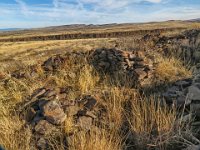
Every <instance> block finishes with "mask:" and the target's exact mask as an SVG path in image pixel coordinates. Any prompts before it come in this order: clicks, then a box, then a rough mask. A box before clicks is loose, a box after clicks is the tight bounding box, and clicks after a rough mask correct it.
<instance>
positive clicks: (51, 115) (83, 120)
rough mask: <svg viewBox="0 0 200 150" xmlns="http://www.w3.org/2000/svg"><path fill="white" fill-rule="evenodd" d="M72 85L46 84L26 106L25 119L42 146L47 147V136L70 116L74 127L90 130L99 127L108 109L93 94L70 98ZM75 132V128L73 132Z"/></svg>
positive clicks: (35, 141)
mask: <svg viewBox="0 0 200 150" xmlns="http://www.w3.org/2000/svg"><path fill="white" fill-rule="evenodd" d="M68 92H69V88H48V87H43V88H40V89H37V90H35V91H34V92H33V94H32V95H31V97H30V100H29V101H28V102H27V103H26V104H25V105H24V106H25V107H26V115H25V119H26V122H27V125H28V126H29V127H30V128H32V135H33V136H32V140H33V143H35V144H34V145H35V146H36V147H37V148H39V149H46V148H47V147H48V140H47V137H48V136H49V135H52V134H56V133H58V131H60V130H62V127H63V125H64V124H65V122H66V120H68V119H69V118H71V119H72V127H71V128H72V129H74V130H78V131H80V130H90V129H91V128H92V127H95V126H96V127H100V126H101V125H102V121H103V115H102V114H103V113H106V110H105V108H104V106H103V105H100V103H99V102H98V99H97V98H95V97H93V96H91V95H85V96H84V95H83V96H81V97H79V98H77V99H74V100H69V99H68V98H67V94H68ZM66 134H69V136H70V135H71V134H73V131H71V133H66Z"/></svg>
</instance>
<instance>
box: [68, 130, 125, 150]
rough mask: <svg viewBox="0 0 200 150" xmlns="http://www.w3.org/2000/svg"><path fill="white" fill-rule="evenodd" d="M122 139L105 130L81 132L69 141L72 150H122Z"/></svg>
mask: <svg viewBox="0 0 200 150" xmlns="http://www.w3.org/2000/svg"><path fill="white" fill-rule="evenodd" d="M121 143H122V141H121V137H120V136H119V135H117V134H116V133H112V132H108V131H106V130H104V129H96V128H92V129H91V131H90V132H89V133H88V132H87V131H81V132H79V133H77V134H75V135H74V136H73V137H72V138H70V139H69V149H70V150H94V149H95V150H121V149H122V144H121Z"/></svg>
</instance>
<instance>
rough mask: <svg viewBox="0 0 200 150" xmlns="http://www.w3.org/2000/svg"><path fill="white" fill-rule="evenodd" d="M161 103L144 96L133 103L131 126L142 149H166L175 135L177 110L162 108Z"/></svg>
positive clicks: (158, 100)
mask: <svg viewBox="0 0 200 150" xmlns="http://www.w3.org/2000/svg"><path fill="white" fill-rule="evenodd" d="M160 101H162V100H160V99H157V100H156V99H155V98H154V97H150V98H146V97H143V96H142V97H141V96H140V97H136V98H134V99H133V100H132V101H131V108H132V111H131V116H129V120H130V126H131V131H132V132H133V134H134V135H135V136H136V137H135V138H136V144H137V145H138V147H140V148H148V147H151V146H153V147H160V149H164V145H167V144H169V143H168V141H169V140H170V138H172V135H173V134H175V132H174V125H175V121H176V110H175V108H174V109H172V108H168V107H167V106H166V105H164V106H161V104H160Z"/></svg>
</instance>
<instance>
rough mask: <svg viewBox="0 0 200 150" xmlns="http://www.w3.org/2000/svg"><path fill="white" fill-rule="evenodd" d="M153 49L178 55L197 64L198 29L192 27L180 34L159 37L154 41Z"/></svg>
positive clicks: (199, 34) (199, 54) (198, 60)
mask: <svg viewBox="0 0 200 150" xmlns="http://www.w3.org/2000/svg"><path fill="white" fill-rule="evenodd" d="M155 50H157V51H160V52H164V54H165V55H176V56H178V57H179V56H180V57H181V58H182V59H183V60H186V61H191V62H193V63H194V64H197V63H199V62H200V30H199V29H193V30H188V31H185V32H183V33H182V34H180V35H175V36H171V37H167V36H163V37H159V38H157V40H156V41H155Z"/></svg>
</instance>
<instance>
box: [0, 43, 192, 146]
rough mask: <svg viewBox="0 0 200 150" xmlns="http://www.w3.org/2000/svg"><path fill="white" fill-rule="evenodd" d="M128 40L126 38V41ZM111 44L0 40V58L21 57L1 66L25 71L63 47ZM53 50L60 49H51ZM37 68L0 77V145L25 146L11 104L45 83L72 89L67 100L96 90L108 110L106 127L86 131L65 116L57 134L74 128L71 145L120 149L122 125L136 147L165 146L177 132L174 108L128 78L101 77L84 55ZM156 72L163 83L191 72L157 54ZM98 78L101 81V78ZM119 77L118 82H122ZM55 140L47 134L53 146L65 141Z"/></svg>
mask: <svg viewBox="0 0 200 150" xmlns="http://www.w3.org/2000/svg"><path fill="white" fill-rule="evenodd" d="M127 41H128V43H126V42H127ZM123 42H125V43H124V45H121V48H125V47H127V48H130V47H132V46H134V43H131V40H124V41H123ZM102 43H103V44H102ZM114 44H115V39H95V40H94V39H91V40H70V41H43V42H17V43H4V44H3V45H1V46H0V58H2V60H3V59H8V58H9V57H11V56H13V58H14V59H15V60H16V62H17V61H20V62H18V63H19V65H13V66H11V65H10V64H11V63H13V61H12V60H7V61H6V60H3V61H0V65H1V68H0V70H1V71H4V70H7V71H10V70H11V68H12V70H15V69H18V67H19V66H20V67H22V68H26V71H30V70H29V69H28V67H27V65H32V64H40V62H42V61H43V60H45V59H46V58H48V57H49V56H51V55H53V54H55V53H62V52H64V51H65V50H68V49H70V50H78V49H82V50H83V51H88V50H90V49H92V48H97V47H103V46H106V47H113V46H114ZM30 48H31V49H30ZM8 49H9V50H10V51H8ZM56 49H62V50H61V51H56ZM22 62H23V63H22ZM77 62H78V63H77ZM14 63H15V61H14ZM38 73H39V76H38V77H36V78H32V79H21V80H17V79H14V78H11V77H9V76H8V77H7V78H8V79H9V80H8V81H7V83H6V85H5V84H3V82H2V83H1V81H0V93H1V94H0V109H1V112H0V144H2V145H3V146H4V147H5V148H6V149H9V150H14V149H16V150H18V149H19V150H21V149H22V150H29V149H30V147H29V144H30V143H29V142H30V136H31V135H30V133H31V131H30V129H28V128H24V122H23V121H22V120H21V119H20V118H19V115H18V114H17V113H15V109H16V106H17V104H18V103H20V102H23V100H26V98H27V96H29V95H31V93H32V92H33V91H34V90H35V89H37V88H40V87H43V86H44V85H51V86H58V87H67V86H71V87H72V88H73V90H72V91H70V92H69V94H68V99H69V100H72V99H75V98H77V97H78V96H80V95H82V94H91V95H96V94H97V95H100V99H99V103H101V104H102V105H103V106H104V107H105V108H106V110H107V112H106V124H108V125H109V127H104V126H103V127H102V128H99V129H98V128H95V127H94V128H91V131H90V132H87V131H80V132H77V131H76V129H75V128H74V122H73V119H72V118H71V117H68V118H67V119H66V121H65V124H64V129H63V133H61V134H62V135H61V139H62V138H65V137H66V135H68V134H70V133H75V135H73V136H71V137H68V138H67V139H68V142H69V143H68V144H69V149H70V150H93V149H95V150H121V149H125V148H126V146H129V145H126V143H125V141H124V140H125V139H126V136H127V135H123V133H121V132H122V131H121V128H123V127H124V126H125V127H127V128H128V129H127V130H129V131H128V132H129V133H132V134H133V135H134V139H133V141H131V142H133V143H134V146H135V147H136V148H137V149H148V148H152V147H154V148H158V149H161V150H162V149H165V145H167V144H168V142H170V139H171V137H172V136H173V135H174V134H177V133H176V132H174V124H175V121H176V110H175V109H173V108H168V107H167V106H166V105H165V104H162V103H161V102H160V101H162V99H159V98H157V97H146V96H145V95H141V94H140V93H139V92H138V89H131V88H129V87H130V86H128V85H129V84H130V82H129V81H128V80H125V77H123V76H117V77H116V79H115V81H113V79H111V78H109V77H103V78H100V76H99V75H98V74H97V73H96V72H95V71H94V69H93V68H92V67H91V66H89V65H88V64H87V63H86V61H85V59H83V60H82V59H80V60H79V59H78V58H69V60H68V62H67V64H66V66H65V68H64V69H62V70H59V71H58V72H56V73H55V74H51V75H49V76H47V77H46V75H45V72H43V71H42V69H41V68H40V67H38ZM155 74H156V76H157V79H156V80H157V81H165V82H174V81H176V80H178V79H182V78H187V77H190V76H191V72H190V71H189V70H188V69H187V67H185V66H184V65H183V64H182V63H181V61H180V60H177V59H175V58H161V56H159V63H158V65H157V67H156V70H155ZM102 79H104V80H103V81H102ZM125 81H126V82H125ZM120 82H123V83H124V86H122V85H121V83H120ZM152 94H153V93H152ZM177 132H178V131H177ZM177 136H178V135H177ZM52 138H53V137H52ZM19 139H20V141H19ZM56 140H57V139H52V141H54V143H53V145H52V147H54V149H55V150H62V149H63V150H64V149H65V148H64V145H65V143H63V141H62V140H61V142H60V143H61V144H58V143H56Z"/></svg>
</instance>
